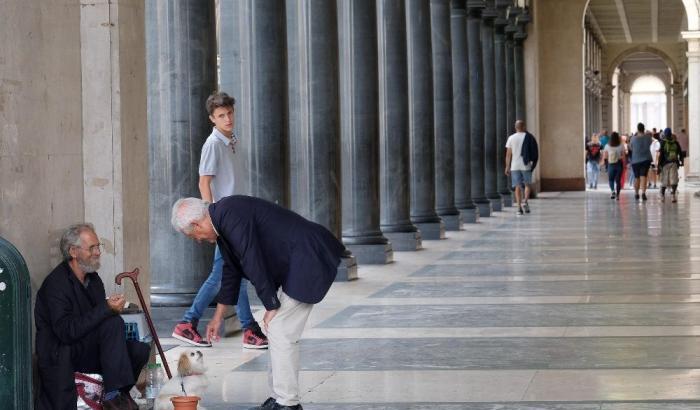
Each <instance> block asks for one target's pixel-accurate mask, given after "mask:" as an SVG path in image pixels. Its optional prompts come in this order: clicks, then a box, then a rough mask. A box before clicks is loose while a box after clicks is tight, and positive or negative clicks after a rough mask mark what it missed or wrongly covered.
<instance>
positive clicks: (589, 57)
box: [584, 26, 612, 139]
mask: <svg viewBox="0 0 700 410" xmlns="http://www.w3.org/2000/svg"><path fill="white" fill-rule="evenodd" d="M584 36H585V58H584V61H585V63H586V66H585V67H584V70H585V77H586V78H585V125H584V130H585V131H584V132H585V134H586V139H588V138H590V137H591V135H592V134H593V133H596V132H600V131H601V128H602V126H603V110H602V105H603V104H602V103H603V97H607V94H606V95H604V93H603V88H604V87H603V83H602V81H601V69H602V68H601V67H602V55H603V49H602V47H601V46H600V44H599V43H598V41H597V39H596V37H595V36H594V35H593V33H592V32H591V30H590V29H589V28H588V27H587V26H586V28H585V31H584ZM609 94H610V95H609V99H610V100H612V92H610V93H609ZM609 103H610V101H608V104H609Z"/></svg>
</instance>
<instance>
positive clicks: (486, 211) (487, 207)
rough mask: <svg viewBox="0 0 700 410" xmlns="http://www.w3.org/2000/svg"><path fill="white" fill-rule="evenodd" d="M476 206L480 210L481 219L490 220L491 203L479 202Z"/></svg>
mask: <svg viewBox="0 0 700 410" xmlns="http://www.w3.org/2000/svg"><path fill="white" fill-rule="evenodd" d="M476 206H477V207H478V208H479V217H480V218H488V217H489V216H491V201H484V202H477V203H476Z"/></svg>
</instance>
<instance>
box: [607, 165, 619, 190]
mask: <svg viewBox="0 0 700 410" xmlns="http://www.w3.org/2000/svg"><path fill="white" fill-rule="evenodd" d="M621 180H622V161H617V162H616V163H614V164H608V183H609V184H610V191H612V192H616V193H618V194H619V193H620V189H621V187H622V185H621ZM615 184H617V187H615Z"/></svg>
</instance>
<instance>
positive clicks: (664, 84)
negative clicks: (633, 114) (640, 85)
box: [630, 73, 670, 93]
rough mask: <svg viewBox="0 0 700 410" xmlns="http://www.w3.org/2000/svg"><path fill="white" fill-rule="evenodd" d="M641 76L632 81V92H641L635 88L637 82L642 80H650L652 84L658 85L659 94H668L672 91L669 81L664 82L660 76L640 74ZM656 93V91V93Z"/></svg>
mask: <svg viewBox="0 0 700 410" xmlns="http://www.w3.org/2000/svg"><path fill="white" fill-rule="evenodd" d="M639 74H640V75H636V76H634V77H633V79H632V80H631V81H630V92H632V93H634V92H639V90H637V91H635V90H634V86H635V84H637V81H639V80H641V79H646V78H649V79H651V81H652V82H654V83H656V84H658V85H659V87H660V90H659V91H658V92H664V93H665V92H668V91H670V87H669V84H668V82H667V81H664V80H662V79H661V78H660V77H659V76H658V75H654V74H646V73H644V74H643V73H639ZM654 92H656V91H654Z"/></svg>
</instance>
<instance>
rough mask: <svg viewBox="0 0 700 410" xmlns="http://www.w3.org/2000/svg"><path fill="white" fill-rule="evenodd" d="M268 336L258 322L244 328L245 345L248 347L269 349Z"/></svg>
mask: <svg viewBox="0 0 700 410" xmlns="http://www.w3.org/2000/svg"><path fill="white" fill-rule="evenodd" d="M267 346H268V342H267V336H265V334H264V333H263V332H262V329H260V326H258V324H257V323H253V325H252V326H250V327H248V328H246V329H243V347H244V348H246V349H267Z"/></svg>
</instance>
